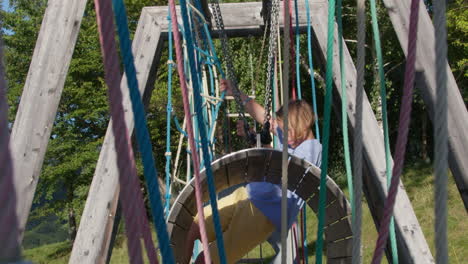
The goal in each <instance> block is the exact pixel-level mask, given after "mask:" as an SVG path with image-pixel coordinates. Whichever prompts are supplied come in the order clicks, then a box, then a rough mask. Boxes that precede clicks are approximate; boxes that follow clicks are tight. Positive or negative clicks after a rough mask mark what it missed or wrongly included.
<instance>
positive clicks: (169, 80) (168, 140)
mask: <svg viewBox="0 0 468 264" xmlns="http://www.w3.org/2000/svg"><path fill="white" fill-rule="evenodd" d="M168 13H169V15H168V16H167V20H168V24H169V25H171V15H170V13H171V12H168ZM168 34H169V58H168V60H169V62H170V63H169V65H168V67H167V68H168V69H167V71H168V73H167V107H166V110H167V115H166V120H167V121H166V122H167V123H166V154H165V155H166V204H165V206H164V211H165V212H166V219H167V218H168V217H169V209H170V201H171V191H170V188H171V180H170V179H171V158H172V155H171V154H169V153H171V114H172V71H173V68H174V65H173V64H172V59H173V57H172V27H169V29H168Z"/></svg>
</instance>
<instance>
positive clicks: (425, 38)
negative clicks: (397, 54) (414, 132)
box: [383, 0, 468, 211]
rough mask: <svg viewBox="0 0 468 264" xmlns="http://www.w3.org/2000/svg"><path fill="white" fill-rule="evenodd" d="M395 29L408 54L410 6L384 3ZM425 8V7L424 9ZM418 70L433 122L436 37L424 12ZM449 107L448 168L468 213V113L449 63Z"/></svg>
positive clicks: (390, 0) (386, 0)
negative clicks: (423, 82) (422, 76)
mask: <svg viewBox="0 0 468 264" xmlns="http://www.w3.org/2000/svg"><path fill="white" fill-rule="evenodd" d="M383 2H384V4H385V7H386V8H387V11H388V15H389V16H390V20H391V21H392V24H393V28H394V29H395V32H396V34H397V36H398V39H399V41H400V45H401V47H402V49H403V51H404V53H405V54H407V48H408V27H409V13H410V3H409V2H408V1H395V0H384V1H383ZM423 6H424V5H423ZM416 45H417V56H416V70H417V71H418V72H422V73H423V75H424V79H425V82H426V85H423V86H421V87H418V88H420V89H421V92H422V97H423V100H424V102H425V103H426V106H427V110H428V113H429V116H430V118H431V119H432V120H434V106H435V98H436V88H437V87H436V80H435V76H436V68H435V49H434V45H435V36H434V26H433V24H432V21H431V18H430V17H429V15H428V13H427V11H426V9H425V8H420V9H419V21H418V39H417V44H416ZM447 100H448V101H447V103H448V120H447V122H448V133H449V135H448V140H449V157H448V158H449V166H450V170H451V171H452V174H453V176H454V178H455V182H456V184H457V187H458V190H459V192H460V195H461V197H462V200H463V203H464V204H465V209H466V210H467V211H468V158H467V157H468V139H467V137H466V132H467V131H468V112H467V110H466V105H465V103H464V101H463V98H462V97H461V94H460V90H459V89H458V86H457V83H456V82H455V78H454V77H453V74H452V71H451V69H450V66H449V65H448V63H447Z"/></svg>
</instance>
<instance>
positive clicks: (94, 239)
mask: <svg viewBox="0 0 468 264" xmlns="http://www.w3.org/2000/svg"><path fill="white" fill-rule="evenodd" d="M160 33H161V31H160V29H159V27H158V25H157V24H156V23H155V20H154V19H153V18H152V17H151V16H149V15H148V14H147V13H146V12H145V11H143V12H142V15H141V17H140V21H139V23H138V28H137V31H136V33H135V38H134V40H133V53H134V56H135V67H136V69H137V78H138V84H139V89H140V93H141V94H144V95H145V96H148V95H149V94H150V93H148V92H146V93H145V89H146V88H147V87H152V85H151V84H148V79H151V78H153V77H152V76H151V74H152V72H154V71H155V66H153V64H155V63H156V64H155V65H157V64H158V63H157V62H155V61H154V58H155V57H156V58H157V59H159V55H158V54H156V53H157V51H158V49H160V48H159V46H162V42H160V41H159V38H160ZM121 90H122V94H123V98H124V101H123V104H124V110H125V122H126V124H127V128H128V129H129V131H133V128H134V120H133V111H132V108H131V103H130V99H129V94H128V93H129V92H128V88H127V80H126V77H125V76H124V77H123V78H122V84H121ZM111 122H112V121H111ZM118 184H119V183H118V169H117V166H116V152H115V146H114V137H113V134H112V130H111V126H110V125H109V127H108V129H107V132H106V136H105V139H104V143H103V146H102V150H101V153H100V155H99V160H98V163H97V166H96V171H95V174H94V178H93V181H92V183H91V187H90V190H89V194H88V199H87V200H86V205H85V209H84V211H83V216H82V218H81V222H80V227H79V229H78V233H77V236H76V240H75V243H74V245H73V249H72V253H71V257H70V261H69V262H70V263H103V261H105V258H103V256H105V255H106V254H107V250H108V245H109V240H108V239H107V238H108V237H110V236H109V235H107V234H106V229H107V228H106V227H107V226H112V224H113V223H112V219H113V218H112V217H111V216H113V215H114V214H115V207H116V204H117V200H118V193H117V190H118V188H119V186H118Z"/></svg>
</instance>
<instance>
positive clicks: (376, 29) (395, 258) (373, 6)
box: [370, 0, 398, 264]
mask: <svg viewBox="0 0 468 264" xmlns="http://www.w3.org/2000/svg"><path fill="white" fill-rule="evenodd" d="M370 6H371V15H372V31H373V34H374V42H375V49H376V50H375V52H376V55H377V61H378V67H379V72H378V73H379V85H380V98H381V101H382V122H383V131H384V145H385V167H386V168H385V174H386V176H387V186H389V185H390V181H391V164H390V162H391V161H390V159H391V153H390V142H389V135H388V118H387V97H386V96H387V92H386V89H385V73H384V69H383V59H382V49H381V45H380V33H379V25H378V22H377V8H376V4H375V0H371V1H370ZM390 241H391V249H392V250H391V251H392V263H395V264H398V250H397V245H396V238H395V224H394V221H393V217H392V218H391V220H390Z"/></svg>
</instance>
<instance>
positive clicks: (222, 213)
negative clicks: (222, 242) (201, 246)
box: [184, 187, 246, 263]
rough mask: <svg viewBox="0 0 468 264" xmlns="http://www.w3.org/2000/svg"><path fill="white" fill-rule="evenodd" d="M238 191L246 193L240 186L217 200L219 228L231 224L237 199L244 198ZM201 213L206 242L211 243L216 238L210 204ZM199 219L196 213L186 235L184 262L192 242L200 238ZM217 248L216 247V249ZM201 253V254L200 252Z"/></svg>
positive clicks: (189, 252)
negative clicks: (203, 220) (203, 217)
mask: <svg viewBox="0 0 468 264" xmlns="http://www.w3.org/2000/svg"><path fill="white" fill-rule="evenodd" d="M239 193H242V194H243V193H246V191H245V188H244V187H241V188H239V189H237V190H235V191H234V192H233V193H231V194H230V195H227V196H225V197H223V198H221V199H220V200H218V213H219V218H220V224H221V230H222V231H223V232H224V231H225V230H226V229H227V228H228V226H229V225H230V224H231V221H232V217H233V215H234V212H235V211H236V207H237V206H238V199H246V197H244V195H239ZM203 213H204V216H205V229H206V234H207V237H208V242H209V243H211V242H213V241H214V240H216V232H215V228H214V223H213V214H212V213H213V212H212V210H211V206H210V205H208V206H205V207H204V208H203ZM198 223H199V219H198V214H197V215H196V216H195V218H194V221H193V223H192V226H191V227H190V230H189V233H188V236H187V244H186V247H185V248H186V249H185V258H184V263H188V262H189V260H190V257H191V256H192V252H193V247H194V242H195V240H197V239H200V229H199V225H198ZM216 250H217V249H216ZM200 255H203V254H200Z"/></svg>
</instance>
